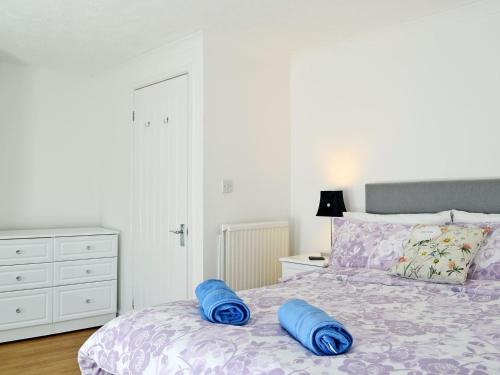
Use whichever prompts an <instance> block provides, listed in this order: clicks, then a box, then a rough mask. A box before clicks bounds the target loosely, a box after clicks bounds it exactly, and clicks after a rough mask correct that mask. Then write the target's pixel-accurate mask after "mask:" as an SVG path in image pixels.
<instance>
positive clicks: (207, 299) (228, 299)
mask: <svg viewBox="0 0 500 375" xmlns="http://www.w3.org/2000/svg"><path fill="white" fill-rule="evenodd" d="M195 293H196V297H198V301H199V302H200V314H201V317H202V318H203V319H205V320H208V321H209V322H212V323H221V324H232V325H235V326H241V325H243V324H246V323H247V322H248V320H249V319H250V310H249V308H248V306H247V305H245V303H244V302H243V301H242V299H241V298H240V297H238V296H237V295H236V293H234V292H233V291H232V290H231V288H229V287H228V286H227V285H226V283H225V282H224V281H222V280H215V279H210V280H205V281H204V282H202V283H201V284H200V285H198V286H197V287H196V290H195Z"/></svg>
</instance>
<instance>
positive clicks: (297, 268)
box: [281, 262, 321, 278]
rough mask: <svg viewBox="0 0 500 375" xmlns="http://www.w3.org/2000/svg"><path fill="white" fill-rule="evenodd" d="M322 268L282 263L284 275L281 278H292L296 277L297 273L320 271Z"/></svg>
mask: <svg viewBox="0 0 500 375" xmlns="http://www.w3.org/2000/svg"><path fill="white" fill-rule="evenodd" d="M320 269H321V267H316V266H310V265H306V264H298V263H290V262H283V263H282V275H281V277H283V278H285V277H290V276H293V275H296V274H297V273H301V272H307V271H314V270H320Z"/></svg>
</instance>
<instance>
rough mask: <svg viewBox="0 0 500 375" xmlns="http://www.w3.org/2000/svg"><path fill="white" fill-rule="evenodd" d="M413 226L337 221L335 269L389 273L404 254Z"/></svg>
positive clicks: (333, 256) (331, 259)
mask: <svg viewBox="0 0 500 375" xmlns="http://www.w3.org/2000/svg"><path fill="white" fill-rule="evenodd" d="M411 228H412V226H411V225H404V224H388V223H371V222H356V221H350V220H348V219H346V218H335V219H334V231H335V232H334V235H335V241H334V243H333V246H332V253H331V256H330V264H331V265H332V266H333V267H336V268H340V267H367V268H378V269H382V270H387V269H388V268H389V267H390V266H391V265H392V264H393V263H394V260H396V259H398V258H399V257H400V256H401V255H402V254H403V248H404V245H405V244H406V242H407V241H408V237H409V236H410V232H411Z"/></svg>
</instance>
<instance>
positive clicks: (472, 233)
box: [389, 225, 489, 284]
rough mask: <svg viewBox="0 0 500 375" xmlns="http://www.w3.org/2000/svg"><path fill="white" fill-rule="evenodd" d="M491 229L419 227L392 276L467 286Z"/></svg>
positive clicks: (394, 268)
mask: <svg viewBox="0 0 500 375" xmlns="http://www.w3.org/2000/svg"><path fill="white" fill-rule="evenodd" d="M488 233H489V232H488V230H487V229H483V228H479V227H463V226H462V227H460V226H456V225H448V226H446V225H445V226H438V225H416V226H415V227H414V228H413V230H412V232H411V236H410V239H409V241H408V243H407V245H406V247H405V249H404V254H403V256H401V257H400V258H399V259H398V260H397V262H396V263H395V264H394V265H393V266H392V267H391V269H390V270H389V273H390V274H392V275H398V276H402V277H406V278H410V279H419V280H426V281H433V282H441V283H449V284H463V283H464V282H465V280H466V278H467V272H468V271H469V267H470V265H471V263H472V260H473V259H474V256H475V255H476V253H477V251H478V249H479V247H480V246H481V245H482V244H483V241H484V238H485V236H486V235H487V234H488Z"/></svg>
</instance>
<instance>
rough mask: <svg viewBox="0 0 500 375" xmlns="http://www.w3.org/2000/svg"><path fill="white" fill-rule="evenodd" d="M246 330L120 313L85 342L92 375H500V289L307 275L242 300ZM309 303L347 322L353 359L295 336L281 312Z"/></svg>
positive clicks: (191, 306)
mask: <svg viewBox="0 0 500 375" xmlns="http://www.w3.org/2000/svg"><path fill="white" fill-rule="evenodd" d="M239 294H240V296H241V297H242V298H243V299H244V300H245V301H246V302H247V303H248V305H249V307H250V309H251V312H252V318H251V320H250V322H249V323H248V324H247V325H246V326H243V327H234V326H223V325H216V324H211V323H208V322H206V321H203V320H202V319H201V318H200V317H199V315H198V310H197V308H198V306H197V303H196V301H180V302H174V303H169V304H165V305H160V306H156V307H152V308H147V309H144V310H139V311H135V312H132V313H128V314H126V315H123V316H120V317H118V318H117V319H115V320H113V321H111V322H109V323H108V324H106V325H105V326H104V327H102V328H101V329H100V330H98V331H97V332H96V333H95V334H94V335H93V336H91V337H90V338H89V340H88V341H87V342H86V343H85V344H84V345H83V347H82V348H81V349H80V352H79V362H80V366H81V370H82V373H83V374H85V375H90V374H92V375H99V374H116V375H118V374H120V375H122V374H123V375H136V374H207V375H215V374H231V375H237V374H249V375H250V374H262V375H282V374H325V375H326V374H328V375H330V374H351V375H365V374H366V375H377V374H408V375H424V374H432V375H434V374H456V375H485V374H500V298H499V297H500V282H498V281H480V280H473V281H468V282H467V283H466V284H465V285H446V284H432V283H426V282H421V281H413V280H407V279H401V278H397V277H394V276H390V275H387V274H385V273H384V272H383V271H378V270H371V269H360V268H358V269H349V268H344V269H340V270H337V271H336V272H333V271H330V270H328V269H327V270H324V271H317V272H316V271H314V272H309V273H304V274H299V275H297V276H295V277H293V278H291V279H288V280H286V281H285V282H282V283H280V284H277V285H273V286H270V287H266V288H260V289H253V290H248V291H244V292H240V293H239ZM297 297H299V298H303V299H305V300H307V301H308V302H310V303H312V304H314V305H316V306H318V307H320V308H322V309H324V310H325V311H327V312H328V313H329V314H331V315H332V316H333V317H335V318H336V319H337V320H339V321H341V322H343V323H344V324H345V325H346V327H347V328H348V330H349V331H350V332H351V333H352V335H353V337H354V345H353V348H352V349H351V351H350V352H349V353H348V354H346V355H341V356H337V357H317V356H315V355H313V354H311V353H310V352H308V351H307V350H306V349H305V348H303V347H302V346H301V345H300V344H299V343H298V342H296V341H295V340H294V339H293V338H291V337H290V336H288V335H287V333H286V332H285V331H284V330H283V329H281V327H280V326H279V324H278V322H277V318H276V312H277V309H278V307H279V305H280V304H281V303H283V302H284V301H285V300H287V299H289V298H297Z"/></svg>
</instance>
